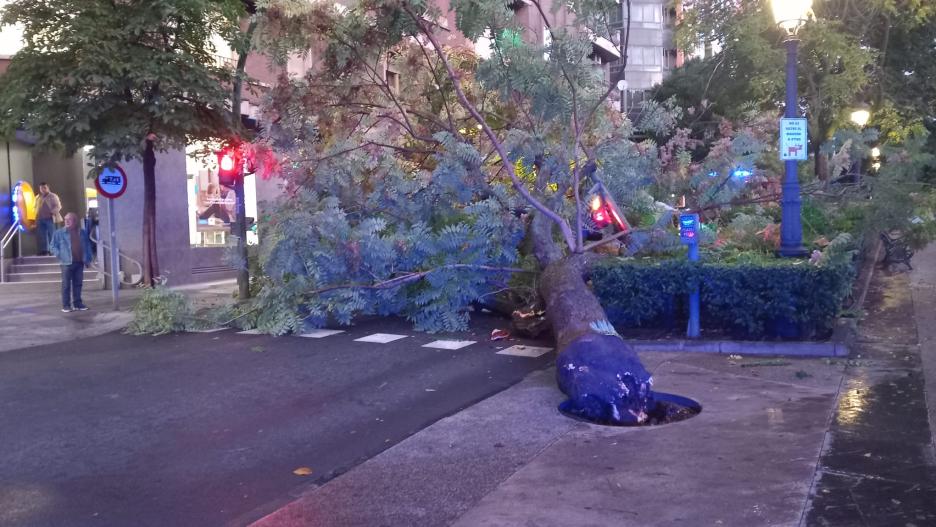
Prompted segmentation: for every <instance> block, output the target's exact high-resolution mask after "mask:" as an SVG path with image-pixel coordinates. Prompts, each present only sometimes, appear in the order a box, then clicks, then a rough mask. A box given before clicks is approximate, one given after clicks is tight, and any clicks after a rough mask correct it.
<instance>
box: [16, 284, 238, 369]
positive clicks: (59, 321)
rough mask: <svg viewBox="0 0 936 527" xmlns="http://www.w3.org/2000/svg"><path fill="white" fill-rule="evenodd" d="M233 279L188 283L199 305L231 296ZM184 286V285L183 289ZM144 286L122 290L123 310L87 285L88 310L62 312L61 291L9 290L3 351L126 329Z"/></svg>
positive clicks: (107, 294) (187, 289)
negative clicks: (116, 308)
mask: <svg viewBox="0 0 936 527" xmlns="http://www.w3.org/2000/svg"><path fill="white" fill-rule="evenodd" d="M235 288H236V285H235V284H234V283H233V281H230V280H229V281H224V282H212V283H206V284H196V285H192V286H185V288H184V289H185V292H186V294H188V295H189V297H190V298H192V299H193V301H194V302H196V303H197V304H198V305H208V304H211V303H215V304H217V303H219V302H220V301H222V300H224V299H230V298H231V293H232V292H233V290H234V289H235ZM180 289H181V288H180ZM141 293H142V290H141V289H135V288H134V289H121V290H120V297H119V298H120V311H114V307H113V302H112V300H111V292H110V290H109V289H108V290H101V289H92V288H89V287H86V288H85V289H84V290H83V291H82V297H83V299H84V301H85V304H86V305H87V306H88V307H89V308H90V309H89V310H88V311H74V312H71V313H62V311H61V309H62V305H61V295H60V293H59V292H58V291H38V292H30V293H24V292H15V293H14V292H6V291H4V292H3V294H2V295H0V335H3V338H0V353H2V352H4V351H10V350H14V349H21V348H31V347H34V346H41V345H43V344H54V343H56V342H69V341H72V340H76V339H81V338H86V337H93V336H96V335H103V334H105V333H110V332H111V331H117V330H120V329H123V328H124V327H125V326H126V325H127V324H128V323H130V320H132V318H133V314H132V313H131V308H132V307H133V303H134V302H135V301H136V299H137V298H138V297H139V296H140V294H141Z"/></svg>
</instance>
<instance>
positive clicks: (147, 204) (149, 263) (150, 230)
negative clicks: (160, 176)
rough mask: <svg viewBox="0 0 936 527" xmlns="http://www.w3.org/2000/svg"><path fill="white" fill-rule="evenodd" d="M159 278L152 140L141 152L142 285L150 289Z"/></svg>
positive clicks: (154, 156) (154, 155) (154, 157)
mask: <svg viewBox="0 0 936 527" xmlns="http://www.w3.org/2000/svg"><path fill="white" fill-rule="evenodd" d="M157 276H159V258H158V257H157V256H156V151H155V148H154V145H153V139H149V138H148V139H147V140H146V149H145V150H144V151H143V283H144V284H146V285H148V286H150V287H152V286H153V285H155V283H156V277H157Z"/></svg>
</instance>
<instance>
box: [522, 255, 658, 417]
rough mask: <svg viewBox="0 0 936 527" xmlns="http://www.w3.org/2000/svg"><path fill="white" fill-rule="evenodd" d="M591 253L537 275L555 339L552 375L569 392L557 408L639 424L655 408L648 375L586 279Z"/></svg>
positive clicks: (570, 258)
mask: <svg viewBox="0 0 936 527" xmlns="http://www.w3.org/2000/svg"><path fill="white" fill-rule="evenodd" d="M593 257H594V255H587V254H586V255H582V254H579V255H572V256H568V257H564V258H560V259H558V260H555V261H553V262H552V263H549V264H548V265H547V266H546V268H545V269H544V271H543V275H542V277H541V280H540V283H541V286H540V293H541V294H542V296H543V301H544V302H545V304H546V317H547V319H548V320H549V322H550V324H551V326H552V330H553V334H554V335H555V338H556V350H557V359H556V380H557V382H558V384H559V389H560V390H562V392H563V393H565V394H566V395H567V396H569V400H568V401H566V402H564V403H563V404H562V406H561V409H562V410H563V411H564V412H567V413H571V414H573V415H576V416H578V417H581V418H583V419H587V420H589V421H595V422H605V423H609V424H617V425H621V424H639V423H643V422H645V421H646V420H647V419H648V412H652V411H653V407H654V401H653V393H652V391H651V386H652V384H653V379H652V377H651V375H650V373H649V372H648V371H647V370H646V368H644V366H643V364H641V362H640V359H639V358H638V357H637V353H636V352H635V351H634V350H633V348H631V347H630V346H628V345H627V343H625V342H624V340H623V339H621V337H620V336H618V335H617V334H616V333H614V330H613V328H612V327H611V325H610V323H608V321H607V317H606V316H605V312H604V309H603V308H602V307H601V304H600V303H599V302H598V299H597V298H596V297H595V295H594V294H593V293H592V292H591V290H590V289H589V288H588V285H587V284H586V282H585V275H586V273H587V270H588V266H589V260H590V259H591V258H593Z"/></svg>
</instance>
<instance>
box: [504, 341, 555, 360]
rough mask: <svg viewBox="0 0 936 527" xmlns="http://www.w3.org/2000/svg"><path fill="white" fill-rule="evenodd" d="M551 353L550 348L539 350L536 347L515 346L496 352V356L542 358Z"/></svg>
mask: <svg viewBox="0 0 936 527" xmlns="http://www.w3.org/2000/svg"><path fill="white" fill-rule="evenodd" d="M550 351H552V348H540V347H538V346H524V345H523V344H517V345H515V346H511V347H509V348H505V349H502V350H500V351H498V352H497V354H498V355H513V356H515V357H531V358H533V357H542V356H543V355H545V354H547V353H549V352H550Z"/></svg>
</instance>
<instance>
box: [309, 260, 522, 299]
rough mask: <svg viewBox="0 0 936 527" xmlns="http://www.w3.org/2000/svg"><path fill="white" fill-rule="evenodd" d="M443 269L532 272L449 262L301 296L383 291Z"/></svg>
mask: <svg viewBox="0 0 936 527" xmlns="http://www.w3.org/2000/svg"><path fill="white" fill-rule="evenodd" d="M445 269H467V270H474V271H486V272H492V273H532V272H533V271H530V270H528V269H518V268H516V267H493V266H490V265H472V264H449V265H443V266H441V267H436V268H434V269H429V270H428V271H409V272H405V273H403V274H402V275H400V276H397V277H395V278H390V279H389V280H384V281H382V282H378V283H376V284H341V285H333V286H328V287H323V288H321V289H316V290H314V291H309V292H307V293H304V294H303V296H314V295H320V294H322V293H327V292H329V291H337V290H340V289H367V290H374V291H383V290H387V289H393V288H396V287H401V286H404V285H406V284H409V283H412V282H418V281H419V280H422V279H423V278H425V277H426V276H428V275H430V274H432V273H434V272H437V271H442V270H445Z"/></svg>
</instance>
